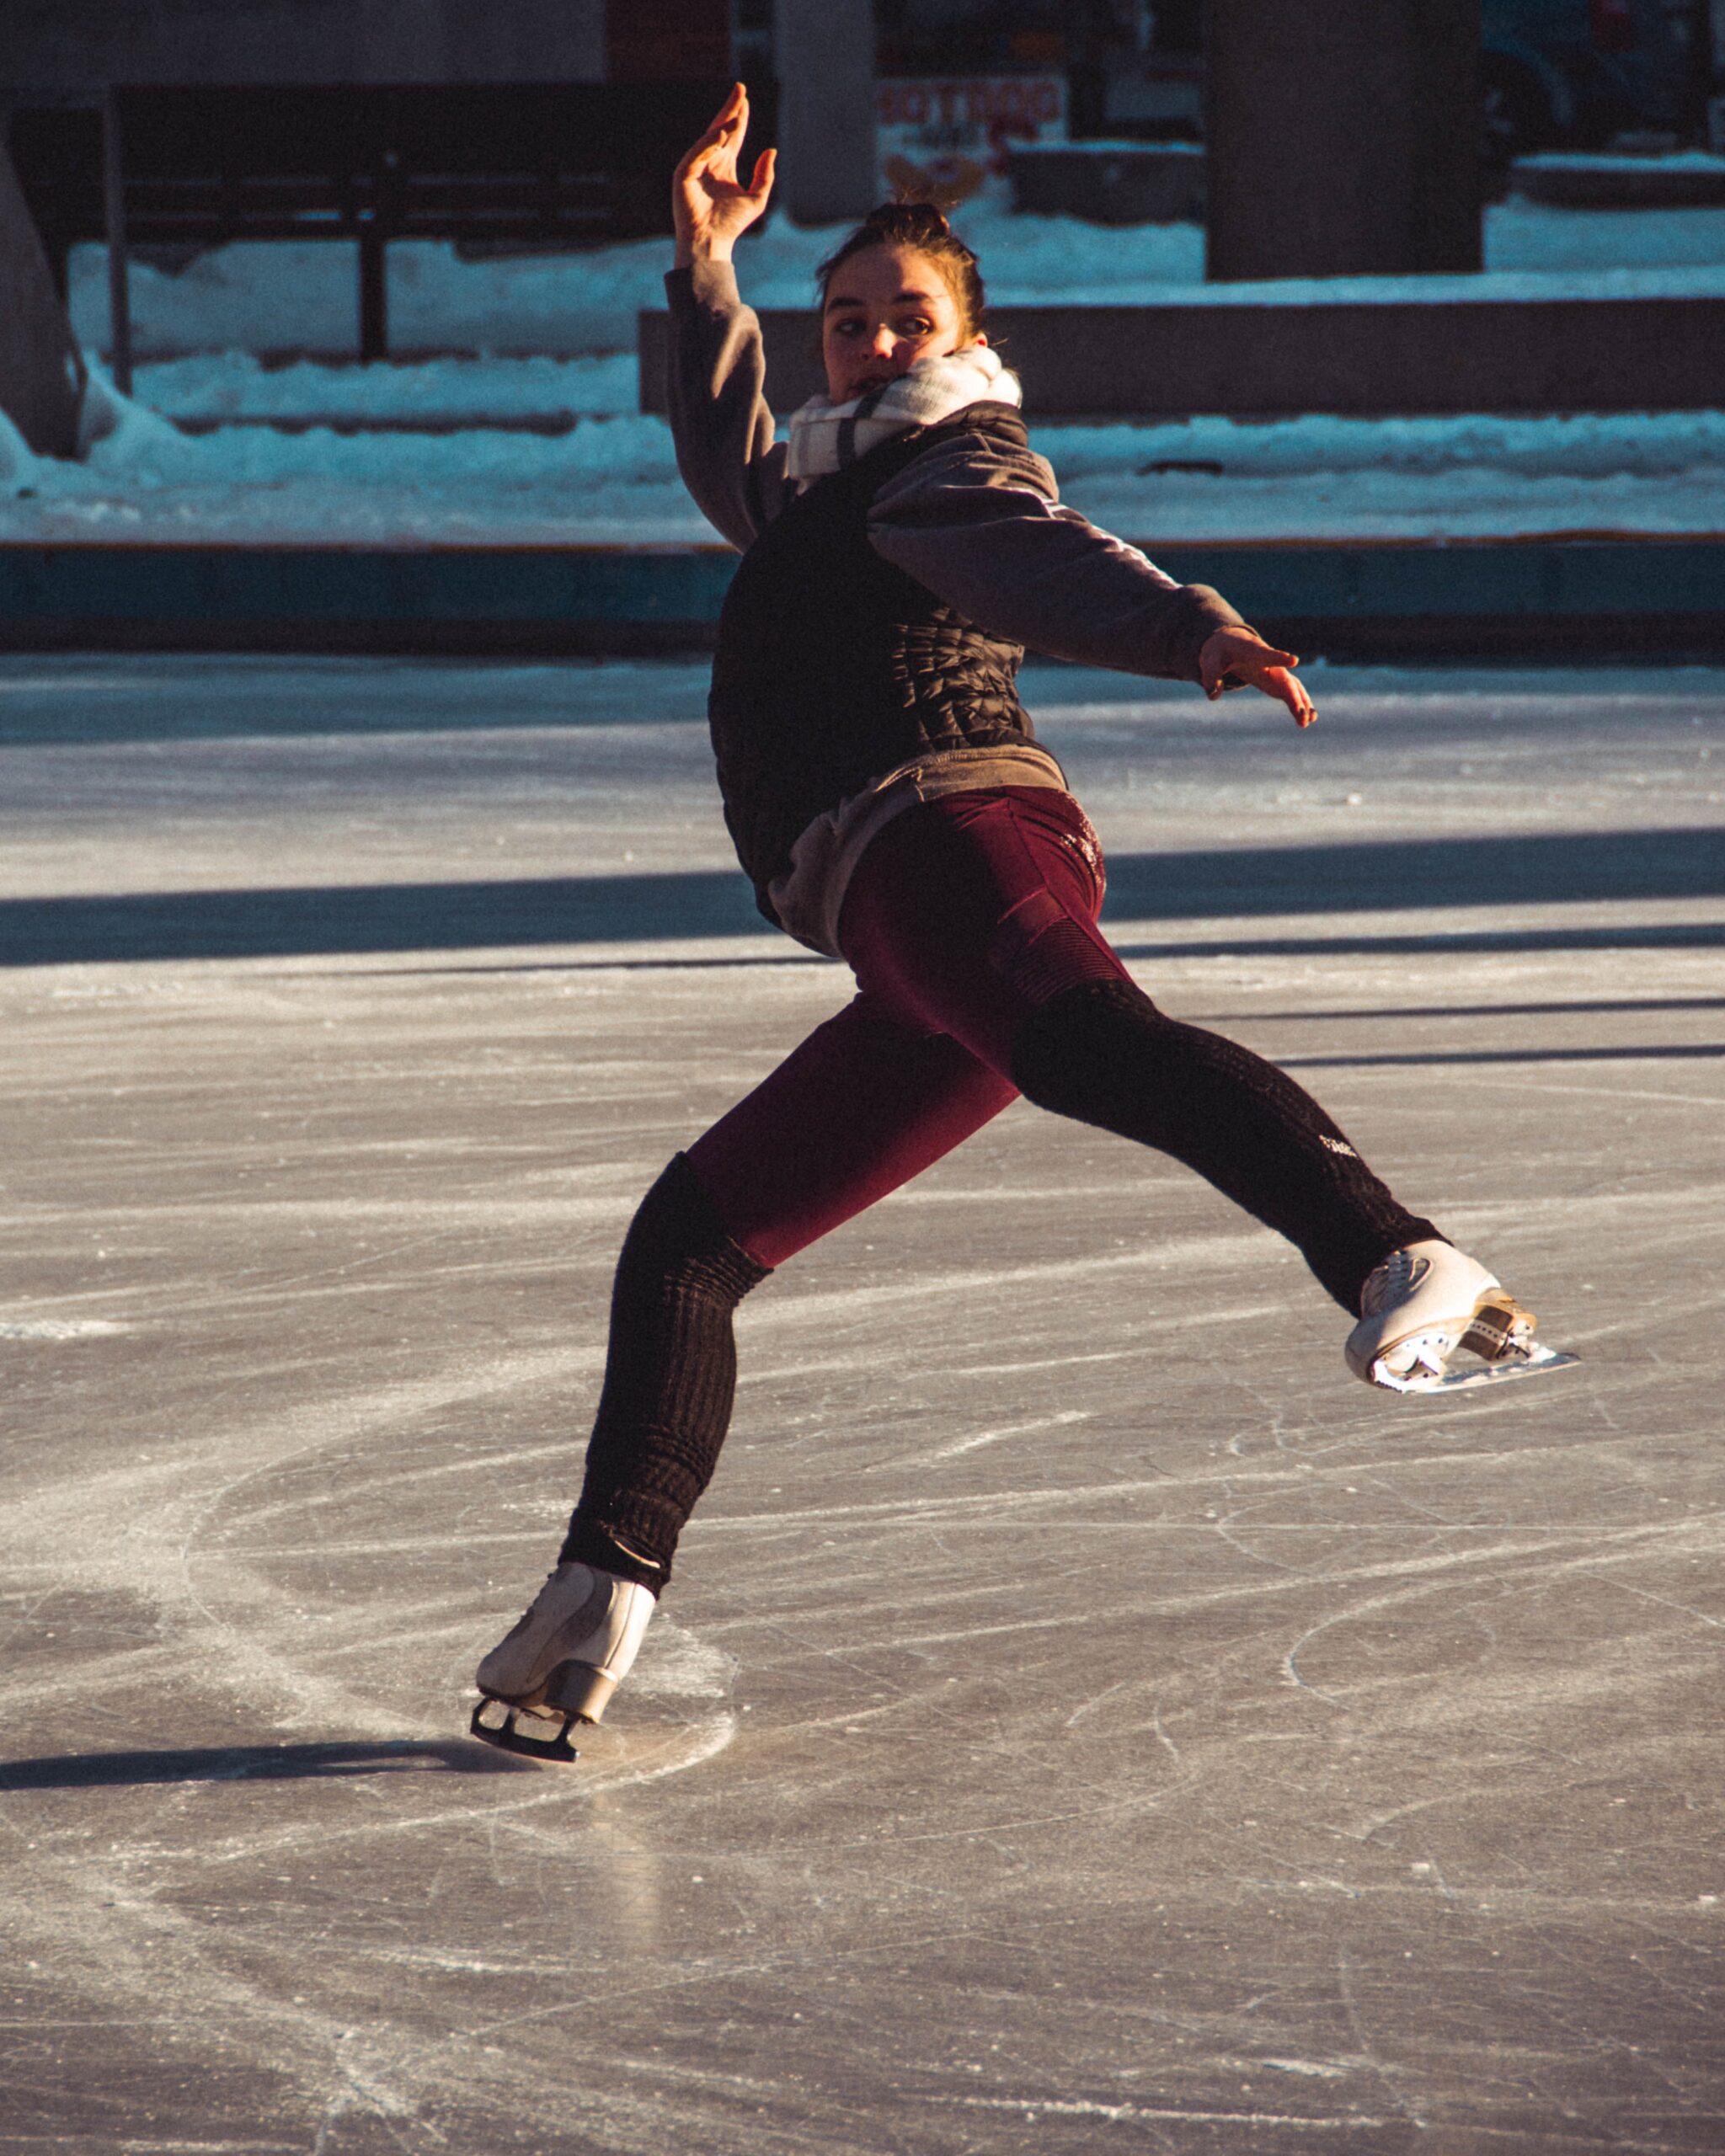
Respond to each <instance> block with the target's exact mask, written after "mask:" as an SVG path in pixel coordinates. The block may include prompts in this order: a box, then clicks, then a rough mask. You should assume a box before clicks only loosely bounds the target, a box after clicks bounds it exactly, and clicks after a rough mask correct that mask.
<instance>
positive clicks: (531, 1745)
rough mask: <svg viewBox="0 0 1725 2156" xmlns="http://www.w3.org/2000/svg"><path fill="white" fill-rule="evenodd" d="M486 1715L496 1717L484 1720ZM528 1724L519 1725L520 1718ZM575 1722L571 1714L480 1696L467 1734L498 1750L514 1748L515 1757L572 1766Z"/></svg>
mask: <svg viewBox="0 0 1725 2156" xmlns="http://www.w3.org/2000/svg"><path fill="white" fill-rule="evenodd" d="M487 1715H494V1716H499V1720H496V1721H486V1720H485V1719H484V1717H485V1716H487ZM524 1721H525V1722H526V1724H527V1725H528V1726H527V1727H526V1728H525V1729H524V1728H523V1727H522V1726H521V1724H522V1723H523V1722H524ZM573 1727H574V1716H572V1715H536V1714H535V1713H534V1712H533V1711H532V1710H531V1708H529V1707H512V1706H510V1705H509V1703H508V1702H507V1701H506V1700H480V1702H479V1704H478V1706H477V1707H475V1708H474V1710H473V1719H472V1721H469V1722H468V1724H467V1734H468V1735H469V1736H470V1737H478V1740H479V1742H481V1743H482V1744H490V1745H494V1746H495V1747H496V1748H497V1749H498V1750H499V1752H513V1753H515V1757H516V1758H518V1759H540V1760H542V1761H544V1762H546V1763H547V1764H549V1765H553V1766H560V1767H570V1766H573V1765H574V1763H575V1761H576V1759H577V1758H579V1753H577V1752H576V1750H575V1748H574V1745H573V1744H571V1743H570V1742H569V1731H570V1730H571V1729H572V1728H573Z"/></svg>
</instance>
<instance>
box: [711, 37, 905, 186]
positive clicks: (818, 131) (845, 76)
mask: <svg viewBox="0 0 1725 2156" xmlns="http://www.w3.org/2000/svg"><path fill="white" fill-rule="evenodd" d="M773 48H774V53H775V56H776V67H777V74H778V85H779V92H778V96H779V103H778V152H779V173H778V180H777V195H778V200H779V205H780V207H781V208H782V210H783V211H784V212H785V215H786V216H788V217H789V218H790V220H791V221H792V223H793V224H798V225H828V224H834V223H836V222H838V221H840V220H841V219H843V218H846V217H863V216H867V215H868V212H869V211H871V210H872V209H873V207H874V205H875V203H876V202H877V201H878V200H879V196H880V182H879V178H878V177H877V173H876V166H875V149H874V9H873V4H872V0H775V5H774V13H773ZM751 155H752V152H751V151H750V150H749V149H748V148H747V147H745V150H744V156H745V158H747V157H750V156H751Z"/></svg>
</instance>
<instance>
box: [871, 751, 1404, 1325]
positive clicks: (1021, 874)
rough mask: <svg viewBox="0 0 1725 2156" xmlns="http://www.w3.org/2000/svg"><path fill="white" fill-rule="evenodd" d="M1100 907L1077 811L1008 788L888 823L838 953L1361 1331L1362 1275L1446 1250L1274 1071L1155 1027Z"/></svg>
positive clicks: (1177, 1026)
mask: <svg viewBox="0 0 1725 2156" xmlns="http://www.w3.org/2000/svg"><path fill="white" fill-rule="evenodd" d="M1101 901H1102V880H1101V876H1100V873H1099V857H1098V855H1097V851H1096V848H1095V841H1094V838H1093V835H1092V834H1091V833H1090V830H1089V826H1088V825H1087V824H1086V822H1085V820H1084V818H1083V815H1082V814H1081V811H1080V810H1079V809H1078V808H1077V805H1076V803H1074V802H1072V801H1071V798H1070V797H1068V796H1065V795H1064V794H1060V793H1058V792H1052V791H1048V792H1040V791H1037V790H1033V789H1028V788H1027V789H1021V788H1016V787H1003V788H1001V789H998V790H997V791H996V792H991V793H974V794H964V795H959V796H954V797H952V798H948V800H944V801H938V802H930V803H923V804H922V805H921V806H920V807H918V808H916V809H910V810H907V811H906V812H905V814H902V815H900V816H899V817H898V818H896V819H895V820H894V821H893V822H892V823H891V824H889V825H888V826H887V827H886V829H885V830H884V831H883V832H882V833H881V834H880V835H879V837H878V838H877V839H876V840H875V841H874V842H873V845H872V846H870V847H869V849H868V852H867V853H866V854H865V855H864V856H863V860H862V862H861V863H860V864H859V866H858V867H857V873H856V876H855V878H854V879H853V881H852V886H851V890H850V894H849V895H848V897H847V899H846V904H845V909H844V914H843V917H842V922H841V934H842V936H843V938H844V942H845V949H846V956H847V957H848V958H850V960H851V962H852V965H853V966H854V967H855V968H856V969H857V977H858V979H860V980H861V981H862V982H863V985H864V986H865V987H866V988H868V989H869V990H872V991H873V992H874V993H876V994H877V995H879V996H880V997H881V999H882V1001H884V1002H885V1003H887V1004H888V1005H889V1007H891V1008H892V1009H893V1010H894V1011H895V1014H897V1015H899V1016H900V1017H905V1018H906V1019H914V1020H920V1021H921V1022H922V1023H925V1024H931V1025H941V1026H943V1027H946V1028H947V1030H948V1031H949V1032H951V1033H953V1034H954V1035H956V1036H957V1037H958V1038H959V1039H960V1040H962V1041H963V1042H964V1044H965V1045H966V1046H967V1047H968V1048H969V1049H972V1050H973V1051H974V1052H975V1054H977V1055H978V1056H980V1057H981V1058H983V1059H985V1060H986V1061H988V1062H989V1063H991V1065H993V1066H994V1067H995V1068H996V1070H1001V1072H1003V1073H1004V1074H1005V1075H1007V1076H1009V1077H1010V1078H1011V1079H1012V1081H1013V1082H1014V1083H1015V1084H1016V1085H1017V1086H1018V1087H1019V1088H1020V1089H1021V1090H1022V1091H1023V1093H1024V1095H1025V1097H1026V1098H1027V1099H1029V1100H1032V1101H1034V1102H1037V1103H1038V1104H1039V1106H1041V1107H1048V1108H1052V1109H1054V1110H1055V1111H1056V1112H1057V1113H1060V1114H1062V1115H1068V1116H1071V1117H1073V1118H1076V1120H1078V1121H1080V1122H1082V1123H1094V1124H1096V1125H1097V1126H1099V1127H1100V1128H1101V1129H1106V1130H1112V1131H1115V1132H1117V1133H1118V1134H1119V1135H1121V1136H1122V1137H1125V1138H1131V1139H1136V1140H1138V1141H1139V1142H1140V1144H1142V1145H1151V1146H1154V1147H1155V1148H1156V1150H1158V1151H1161V1152H1164V1153H1167V1154H1170V1155H1172V1156H1173V1157H1174V1158H1175V1159H1176V1160H1179V1161H1183V1162H1184V1163H1185V1164H1186V1165H1187V1166H1188V1167H1191V1168H1194V1169H1195V1170H1196V1171H1197V1172H1198V1173H1199V1175H1201V1176H1203V1177H1205V1178H1206V1180H1208V1181H1209V1182H1211V1183H1213V1184H1215V1187H1217V1188H1218V1189H1219V1190H1221V1191H1223V1192H1224V1193H1226V1195H1227V1196H1228V1197H1230V1198H1232V1199H1233V1200H1234V1202H1235V1203H1236V1204H1238V1205H1241V1206H1243V1207H1244V1208H1245V1209H1246V1210H1247V1212H1249V1213H1251V1214H1253V1215H1254V1217H1255V1218H1257V1219H1260V1220H1263V1221H1264V1222H1265V1223H1266V1224H1267V1225H1269V1226H1271V1227H1273V1228H1274V1229H1276V1230H1278V1231H1279V1233H1281V1234H1283V1235H1286V1236H1287V1237H1288V1238H1289V1240H1290V1241H1291V1242H1293V1243H1294V1244H1295V1246H1297V1247H1298V1248H1299V1250H1300V1251H1301V1252H1302V1254H1303V1255H1304V1256H1305V1257H1306V1262H1307V1263H1308V1264H1309V1265H1310V1266H1311V1268H1312V1271H1313V1272H1314V1273H1316V1275H1317V1278H1319V1280H1320V1281H1321V1282H1322V1283H1323V1285H1324V1286H1325V1287H1326V1288H1327V1289H1328V1290H1329V1292H1330V1293H1331V1294H1332V1295H1333V1296H1334V1297H1335V1299H1336V1300H1337V1301H1338V1302H1339V1303H1340V1304H1341V1305H1343V1308H1344V1309H1346V1310H1348V1311H1349V1313H1350V1314H1352V1315H1358V1314H1359V1307H1360V1304H1359V1295H1360V1290H1361V1289H1362V1286H1363V1285H1364V1283H1365V1279H1366V1278H1367V1276H1368V1275H1369V1274H1370V1273H1371V1272H1372V1270H1373V1268H1374V1267H1376V1266H1377V1265H1379V1264H1380V1263H1381V1262H1382V1261H1383V1260H1384V1259H1385V1258H1386V1257H1387V1256H1388V1255H1389V1254H1390V1253H1391V1251H1395V1250H1397V1249H1398V1248H1400V1247H1402V1246H1405V1245H1407V1244H1409V1243H1414V1242H1419V1241H1441V1238H1440V1237H1439V1231H1438V1230H1437V1229H1436V1228H1434V1226H1433V1225H1432V1224H1431V1222H1430V1221H1429V1220H1426V1219H1421V1218H1419V1217H1418V1215H1416V1214H1411V1213H1409V1212H1408V1211H1407V1209H1406V1208H1405V1207H1403V1206H1402V1205H1401V1204H1399V1203H1397V1200H1396V1198H1394V1197H1393V1196H1392V1195H1391V1193H1390V1192H1389V1190H1388V1189H1387V1188H1386V1187H1385V1185H1384V1184H1383V1183H1382V1182H1380V1181H1379V1179H1378V1178H1377V1177H1375V1175H1374V1174H1373V1173H1372V1172H1371V1171H1370V1169H1369V1168H1368V1167H1367V1166H1366V1165H1365V1162H1364V1161H1362V1160H1361V1159H1360V1158H1359V1155H1358V1153H1357V1152H1356V1151H1355V1150H1354V1147H1353V1146H1352V1145H1350V1144H1349V1143H1348V1139H1346V1137H1345V1136H1344V1135H1343V1133H1342V1131H1341V1130H1340V1129H1338V1126H1337V1125H1336V1123H1334V1122H1333V1121H1332V1118H1330V1117H1329V1116H1328V1115H1327V1114H1326V1113H1324V1111H1323V1109H1322V1107H1319V1106H1318V1104H1317V1102H1316V1101H1314V1100H1313V1099H1312V1097H1311V1095H1310V1094H1309V1093H1307V1092H1306V1090H1305V1089H1304V1087H1303V1086H1299V1085H1297V1084H1296V1083H1295V1081H1294V1080H1293V1079H1291V1078H1290V1077H1289V1076H1288V1075H1287V1074H1286V1073H1285V1072H1284V1071H1280V1070H1277V1069H1276V1068H1275V1066H1274V1065H1273V1064H1269V1063H1266V1062H1265V1061H1264V1059H1263V1058H1262V1057H1261V1056H1258V1055H1254V1054H1252V1051H1251V1050H1250V1049H1244V1048H1242V1047H1240V1046H1239V1045H1238V1044H1237V1043H1235V1042H1232V1041H1229V1040H1226V1039H1224V1038H1221V1036H1220V1035H1219V1034H1215V1033H1207V1032H1205V1031H1204V1029H1203V1028H1202V1027H1197V1026H1189V1025H1184V1024H1183V1023H1181V1022H1179V1021H1178V1020H1176V1019H1172V1018H1169V1017H1165V1016H1164V1014H1163V1013H1162V1011H1158V1010H1157V1009H1156V1006H1155V1005H1154V1004H1153V1003H1152V1002H1151V1000H1150V998H1149V997H1148V996H1147V995H1145V994H1144V992H1143V990H1141V989H1140V988H1139V987H1138V986H1137V985H1136V984H1135V982H1134V981H1133V979H1132V978H1131V976H1130V974H1128V972H1127V970H1126V969H1125V967H1124V964H1123V963H1121V961H1120V959H1119V957H1118V956H1117V955H1116V953H1114V951H1113V950H1112V949H1111V948H1110V947H1109V946H1108V942H1107V941H1106V940H1105V938H1104V937H1103V936H1102V934H1101V932H1100V931H1099V930H1098V929H1097V926H1096V915H1097V911H1098V910H1099V909H1100V905H1101Z"/></svg>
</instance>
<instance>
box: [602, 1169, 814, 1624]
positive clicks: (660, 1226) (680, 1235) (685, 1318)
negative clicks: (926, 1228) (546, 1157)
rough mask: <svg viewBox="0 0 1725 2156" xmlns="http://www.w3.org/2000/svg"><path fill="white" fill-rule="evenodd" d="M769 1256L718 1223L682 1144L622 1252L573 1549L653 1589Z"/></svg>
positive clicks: (707, 1474)
mask: <svg viewBox="0 0 1725 2156" xmlns="http://www.w3.org/2000/svg"><path fill="white" fill-rule="evenodd" d="M770 1270H771V1268H770V1267H767V1266H765V1265H759V1264H757V1263H756V1261H755V1260H754V1259H753V1258H752V1257H750V1255H749V1253H748V1252H747V1251H745V1250H743V1249H740V1247H739V1246H738V1245H737V1244H735V1243H734V1242H733V1241H731V1239H730V1237H729V1235H726V1233H725V1231H724V1228H723V1227H722V1226H721V1225H719V1221H718V1216H717V1214H715V1213H714V1211H713V1203H712V1201H711V1200H710V1199H709V1198H708V1195H707V1193H706V1192H705V1191H704V1190H703V1189H702V1187H701V1183H700V1182H699V1180H698V1178H697V1176H696V1174H695V1171H694V1170H693V1169H692V1167H691V1166H689V1163H688V1161H687V1160H686V1158H685V1156H684V1155H682V1154H681V1153H679V1154H678V1155H676V1157H675V1159H674V1160H673V1161H671V1164H670V1166H669V1167H668V1168H667V1169H666V1170H665V1173H664V1174H663V1175H662V1176H660V1178H659V1180H658V1182H656V1183H654V1186H653V1187H652V1189H651V1190H649V1192H648V1193H647V1195H646V1197H645V1198H644V1199H643V1200H642V1202H641V1208H640V1210H639V1211H638V1213H637V1214H636V1215H635V1218H634V1220H633V1224H632V1225H631V1226H630V1229H629V1232H628V1235H627V1236H626V1237H625V1239H624V1241H623V1248H622V1257H620V1258H619V1259H618V1260H617V1283H616V1286H615V1287H614V1288H613V1289H612V1291H611V1344H610V1350H609V1353H608V1355H607V1357H606V1365H605V1387H604V1390H603V1391H602V1392H601V1395H600V1399H599V1412H598V1415H597V1417H596V1418H595V1422H594V1425H593V1436H592V1438H591V1441H590V1444H588V1447H587V1473H586V1479H585V1481H584V1483H583V1484H582V1487H581V1499H580V1502H579V1504H578V1505H577V1506H576V1508H575V1512H574V1518H573V1519H571V1521H570V1522H569V1535H568V1538H567V1539H566V1540H565V1541H564V1543H563V1553H562V1558H561V1559H560V1560H559V1561H565V1560H568V1559H569V1558H579V1559H581V1560H582V1561H584V1562H585V1563H587V1564H590V1565H600V1566H603V1567H604V1568H605V1569H606V1571H607V1572H617V1573H620V1574H621V1575H622V1577H624V1578H626V1579H633V1580H638V1582H640V1583H641V1584H642V1585H643V1586H644V1587H650V1588H653V1589H654V1591H655V1592H656V1591H657V1590H658V1589H659V1588H662V1587H663V1586H664V1585H665V1582H666V1580H668V1579H669V1578H670V1562H671V1556H672V1554H673V1552H674V1551H675V1550H676V1546H677V1537H678V1535H679V1534H681V1532H682V1529H683V1525H684V1523H685V1522H686V1520H687V1518H688V1517H689V1514H690V1513H691V1512H692V1511H693V1509H694V1506H695V1501H696V1499H697V1497H699V1496H700V1495H701V1492H702V1491H703V1490H704V1489H705V1488H706V1487H707V1485H708V1481H710V1480H711V1478H712V1475H713V1468H714V1467H715V1465H717V1464H718V1449H719V1447H720V1446H721V1445H722V1444H724V1435H725V1432H726V1430H727V1429H728V1428H729V1426H730V1419H731V1401H732V1397H733V1396H734V1392H735V1390H736V1382H737V1353H736V1346H735V1342H734V1340H733V1338H732V1336H731V1314H732V1312H733V1311H734V1310H735V1309H736V1307H737V1305H738V1304H739V1303H740V1302H741V1300H742V1299H743V1298H744V1296H745V1295H746V1294H748V1292H749V1290H750V1289H751V1288H754V1287H757V1286H758V1285H759V1284H760V1283H761V1281H762V1280H764V1279H765V1278H766V1275H767V1273H768V1272H769V1271H770Z"/></svg>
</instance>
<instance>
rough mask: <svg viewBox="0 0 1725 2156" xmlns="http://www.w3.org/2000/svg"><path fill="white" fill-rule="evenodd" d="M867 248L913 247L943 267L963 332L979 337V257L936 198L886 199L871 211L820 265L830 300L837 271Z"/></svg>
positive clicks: (821, 282) (819, 278) (818, 276)
mask: <svg viewBox="0 0 1725 2156" xmlns="http://www.w3.org/2000/svg"><path fill="white" fill-rule="evenodd" d="M865 247H914V248H916V252H917V253H919V254H926V255H927V257H928V258H929V259H930V260H931V261H932V262H933V263H934V264H936V265H937V267H938V269H939V270H940V273H941V275H942V276H943V278H944V279H945V280H946V285H947V289H948V291H950V292H951V294H952V296H953V300H954V301H955V302H956V303H957V305H958V309H959V334H961V335H962V336H965V337H974V336H975V335H976V334H977V333H978V331H979V330H980V328H982V315H983V309H984V308H985V306H986V305H987V302H986V300H985V297H984V296H983V291H982V273H981V271H980V270H979V269H978V268H977V266H976V257H975V255H974V254H973V253H971V251H970V249H969V248H968V247H966V246H965V244H964V241H963V240H961V239H960V238H959V235H958V234H957V233H956V232H954V231H953V228H952V227H951V226H950V225H949V224H948V222H947V221H946V218H945V216H944V215H943V213H942V211H939V210H937V209H936V207H935V205H933V203H932V202H883V203H882V204H881V205H880V207H879V209H878V210H871V211H869V212H868V216H866V217H865V218H864V219H863V221H862V223H861V224H860V225H858V226H857V229H856V231H855V232H852V234H851V236H850V237H849V238H848V239H847V240H846V242H845V243H844V244H843V245H842V246H841V247H840V248H838V249H837V250H836V252H835V253H831V254H829V255H828V256H827V258H826V259H825V262H823V263H822V264H820V267H819V268H818V269H817V270H815V272H814V275H815V279H816V281H817V282H818V283H819V285H820V296H821V300H822V302H823V303H825V299H826V294H827V288H828V287H829V286H830V284H831V283H832V279H833V272H834V271H835V270H836V269H837V268H838V266H839V264H841V262H847V261H849V259H850V258H851V257H852V255H853V254H860V253H862V251H863V248H865Z"/></svg>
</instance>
